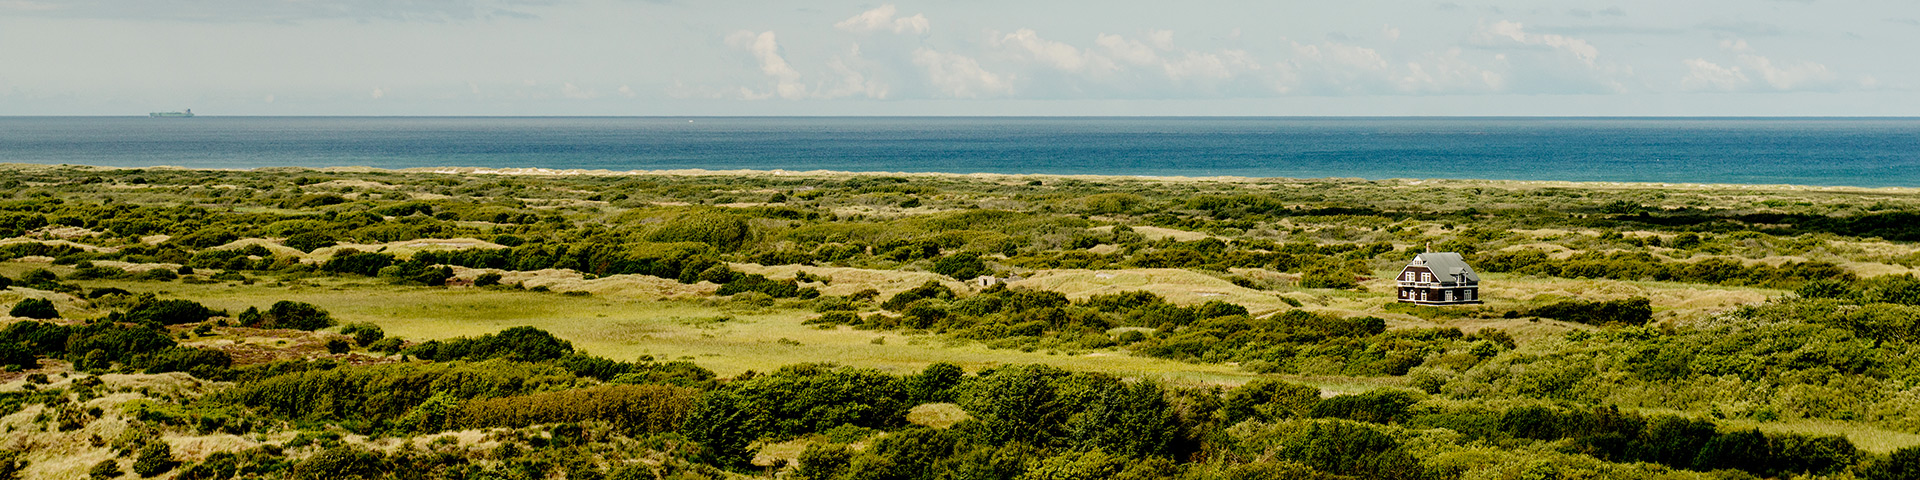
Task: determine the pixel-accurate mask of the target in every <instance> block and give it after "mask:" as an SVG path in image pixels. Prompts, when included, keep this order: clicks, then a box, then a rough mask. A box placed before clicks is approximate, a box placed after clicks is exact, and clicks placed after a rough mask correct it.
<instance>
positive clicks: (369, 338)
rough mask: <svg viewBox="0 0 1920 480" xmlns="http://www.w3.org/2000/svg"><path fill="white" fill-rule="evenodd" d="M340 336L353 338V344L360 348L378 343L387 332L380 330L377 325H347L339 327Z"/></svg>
mask: <svg viewBox="0 0 1920 480" xmlns="http://www.w3.org/2000/svg"><path fill="white" fill-rule="evenodd" d="M340 334H341V335H346V336H350V337H353V343H355V344H359V345H360V346H362V347H365V346H368V345H372V344H373V342H378V341H380V339H382V338H386V336H387V332H386V331H385V330H381V329H380V326H379V325H374V324H371V323H349V324H347V326H345V327H340Z"/></svg>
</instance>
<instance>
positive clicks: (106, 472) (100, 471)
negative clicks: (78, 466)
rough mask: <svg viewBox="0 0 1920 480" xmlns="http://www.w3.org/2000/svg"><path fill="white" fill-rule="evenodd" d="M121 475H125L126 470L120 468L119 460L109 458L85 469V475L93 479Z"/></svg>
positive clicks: (118, 476) (102, 479) (98, 479)
mask: <svg viewBox="0 0 1920 480" xmlns="http://www.w3.org/2000/svg"><path fill="white" fill-rule="evenodd" d="M121 475H126V472H123V471H121V470H120V462H119V461H116V460H114V459H111V458H109V459H106V460H101V461H100V463H95V464H93V468H89V469H87V477H88V478H91V479H93V480H106V479H111V478H120V476H121Z"/></svg>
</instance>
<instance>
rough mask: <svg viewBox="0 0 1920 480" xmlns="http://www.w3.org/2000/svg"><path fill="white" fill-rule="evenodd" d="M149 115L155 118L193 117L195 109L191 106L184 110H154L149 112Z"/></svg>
mask: <svg viewBox="0 0 1920 480" xmlns="http://www.w3.org/2000/svg"><path fill="white" fill-rule="evenodd" d="M147 116H149V117H153V118H192V117H193V109H191V108H189V109H187V110H186V111H182V112H153V113H149V114H147Z"/></svg>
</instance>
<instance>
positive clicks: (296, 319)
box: [237, 300, 379, 340]
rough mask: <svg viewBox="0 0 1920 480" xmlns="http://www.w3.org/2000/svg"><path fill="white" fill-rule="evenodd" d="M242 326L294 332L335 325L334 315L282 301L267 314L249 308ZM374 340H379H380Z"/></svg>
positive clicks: (302, 304)
mask: <svg viewBox="0 0 1920 480" xmlns="http://www.w3.org/2000/svg"><path fill="white" fill-rule="evenodd" d="M237 320H239V321H240V324H241V325H246V326H249V327H255V328H290V329H294V330H319V329H322V328H327V327H331V326H333V324H334V320H333V315H330V314H328V313H327V311H326V310H322V309H320V307H317V306H314V305H312V304H308V303H302V302H294V301H288V300H281V301H278V302H273V305H271V306H269V307H267V311H266V312H265V313H262V312H260V310H259V309H256V308H253V307H247V310H246V311H244V312H240V317H239V318H238V319H237ZM374 340H379V339H378V338H376V339H374Z"/></svg>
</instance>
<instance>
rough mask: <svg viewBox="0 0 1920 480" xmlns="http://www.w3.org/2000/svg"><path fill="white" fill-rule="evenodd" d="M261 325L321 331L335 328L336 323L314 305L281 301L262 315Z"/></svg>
mask: <svg viewBox="0 0 1920 480" xmlns="http://www.w3.org/2000/svg"><path fill="white" fill-rule="evenodd" d="M246 317H248V315H247V314H245V313H242V314H241V318H242V320H245V319H246ZM259 323H261V324H263V326H265V327H267V328H292V329H297V330H319V329H322V328H327V327H331V326H333V323H334V322H333V316H332V315H329V314H327V311H326V310H321V309H320V307H316V306H313V304H310V303H303V302H293V301H287V300H281V301H278V302H274V303H273V306H271V307H267V312H266V314H264V315H260V319H259Z"/></svg>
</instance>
